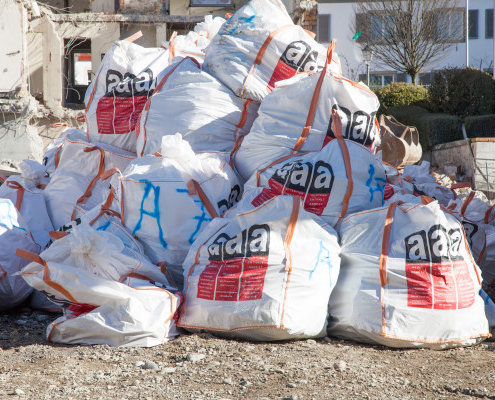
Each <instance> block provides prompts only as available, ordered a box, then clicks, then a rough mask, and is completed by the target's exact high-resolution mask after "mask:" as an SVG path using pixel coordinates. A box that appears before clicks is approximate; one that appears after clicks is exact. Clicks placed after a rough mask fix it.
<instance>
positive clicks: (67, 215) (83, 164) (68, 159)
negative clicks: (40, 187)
mask: <svg viewBox="0 0 495 400" xmlns="http://www.w3.org/2000/svg"><path fill="white" fill-rule="evenodd" d="M63 146H64V151H63V153H62V155H61V157H60V162H59V165H58V168H57V169H56V171H55V172H54V173H53V176H52V179H51V181H50V183H49V184H48V185H47V187H46V188H45V190H44V194H45V200H46V205H47V209H48V214H49V215H50V218H51V220H52V223H53V226H54V228H55V229H58V228H59V227H60V226H62V225H64V224H65V223H67V222H69V221H70V220H71V219H73V217H74V207H75V206H76V205H80V206H81V207H83V208H84V209H86V210H91V209H92V208H93V207H95V206H96V205H98V204H101V203H102V202H104V201H105V200H106V199H107V197H108V194H109V192H110V185H109V183H108V182H105V181H102V180H101V176H102V175H103V174H104V173H105V172H106V171H108V170H112V169H114V168H117V169H119V170H124V169H125V167H126V166H127V165H128V164H129V163H130V162H131V161H132V160H133V159H134V158H135V156H134V155H133V154H132V153H129V152H126V151H124V150H120V149H117V148H115V147H113V146H110V145H105V144H103V143H87V142H85V141H79V140H73V139H72V138H71V136H67V137H66V139H65V141H64V145H63Z"/></svg>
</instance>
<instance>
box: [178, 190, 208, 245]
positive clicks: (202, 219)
mask: <svg viewBox="0 0 495 400" xmlns="http://www.w3.org/2000/svg"><path fill="white" fill-rule="evenodd" d="M175 191H176V192H177V193H189V190H187V189H175ZM194 202H195V203H198V204H199V205H200V208H201V215H197V216H195V217H193V219H195V220H197V221H198V224H197V225H196V230H195V231H194V232H193V233H192V235H191V237H190V238H189V244H193V243H194V241H195V240H196V236H197V234H198V233H199V231H200V230H201V226H202V225H203V223H205V222H210V221H211V218H210V217H208V216H207V215H206V210H205V206H204V205H203V203H202V202H201V200H194Z"/></svg>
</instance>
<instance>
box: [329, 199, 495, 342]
mask: <svg viewBox="0 0 495 400" xmlns="http://www.w3.org/2000/svg"><path fill="white" fill-rule="evenodd" d="M339 233H340V238H341V246H342V253H341V257H342V268H341V273H340V277H339V281H338V282H337V285H336V287H335V290H334V291H333V292H332V296H331V298H330V307H329V312H330V322H329V334H330V335H335V336H338V337H341V338H346V339H352V340H356V341H360V342H370V343H379V344H383V345H386V346H391V347H428V348H432V349H442V348H447V347H455V346H466V345H472V344H475V343H478V342H480V341H481V340H483V339H484V338H486V337H487V336H488V323H487V320H486V317H485V310H484V304H483V300H482V299H481V297H480V296H479V294H478V293H479V291H480V271H479V269H478V267H477V265H476V263H475V262H474V260H473V258H472V256H471V253H470V251H469V246H468V245H467V243H466V239H465V236H464V231H463V229H462V226H461V224H460V223H459V221H457V219H456V218H455V217H454V216H452V215H451V214H449V213H446V212H443V211H442V209H441V207H440V206H439V204H438V202H436V201H434V202H431V203H429V204H427V205H423V204H408V203H403V204H401V203H393V204H391V205H390V206H389V207H387V208H378V209H375V210H372V211H366V212H362V213H357V214H353V215H351V216H349V217H347V218H346V219H345V220H344V221H343V222H342V224H341V226H340V231H339Z"/></svg>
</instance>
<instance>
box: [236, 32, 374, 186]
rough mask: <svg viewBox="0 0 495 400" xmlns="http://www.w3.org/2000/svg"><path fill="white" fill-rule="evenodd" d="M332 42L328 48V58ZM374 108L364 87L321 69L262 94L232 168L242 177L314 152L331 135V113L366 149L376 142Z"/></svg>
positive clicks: (348, 136) (371, 95) (346, 134)
mask: <svg viewBox="0 0 495 400" xmlns="http://www.w3.org/2000/svg"><path fill="white" fill-rule="evenodd" d="M335 43H336V42H335V41H332V43H331V44H330V46H329V49H328V60H330V59H331V57H332V52H333V48H334V47H335ZM378 106H379V102H378V99H377V97H376V96H375V94H374V93H373V92H372V91H371V90H369V89H368V88H367V87H366V86H365V85H363V84H361V83H355V82H352V81H350V80H348V79H345V78H343V77H342V76H341V75H337V74H334V73H333V72H331V71H330V70H329V69H328V67H325V68H324V69H323V70H322V71H321V72H320V73H317V74H313V75H310V76H306V77H302V78H301V79H298V80H296V82H295V83H292V84H291V85H287V86H283V87H280V88H278V89H276V90H275V91H274V92H273V93H270V94H269V95H268V96H266V97H265V99H264V100H263V103H262V104H261V106H260V108H259V110H258V118H256V120H255V121H254V123H253V127H252V128H251V132H250V133H249V135H247V136H246V137H245V138H244V140H243V142H242V144H241V146H240V148H239V150H238V151H237V152H236V154H235V158H234V162H235V167H236V169H237V171H238V172H239V173H240V175H241V176H242V177H243V178H244V179H246V180H247V179H249V177H251V175H252V174H253V173H254V172H255V171H256V170H258V169H260V168H263V167H264V166H266V165H268V164H270V163H271V162H273V161H274V160H277V159H279V158H281V157H284V156H286V155H288V154H293V153H296V152H299V151H319V150H320V149H321V148H322V147H323V146H324V145H325V144H327V143H328V142H329V141H331V140H333V139H334V138H335V137H336V133H335V132H334V128H333V119H334V118H333V117H332V115H335V118H337V115H338V116H339V117H340V120H341V125H342V127H343V128H342V136H343V137H344V138H345V139H349V140H353V141H355V142H358V143H360V144H363V145H365V146H367V147H372V146H373V145H374V144H375V141H376V140H379V134H378V133H379V130H378V127H377V123H376V117H375V115H376V112H377V110H378Z"/></svg>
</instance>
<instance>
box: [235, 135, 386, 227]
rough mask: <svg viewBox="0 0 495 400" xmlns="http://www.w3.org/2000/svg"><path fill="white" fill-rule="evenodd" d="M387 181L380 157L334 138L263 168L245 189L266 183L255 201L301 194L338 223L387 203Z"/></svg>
mask: <svg viewBox="0 0 495 400" xmlns="http://www.w3.org/2000/svg"><path fill="white" fill-rule="evenodd" d="M386 183H387V181H386V176H385V170H384V169H383V167H382V164H381V162H379V161H378V160H376V159H375V157H374V156H373V154H371V152H370V151H369V149H367V148H366V147H364V146H362V145H360V144H357V143H355V142H353V141H350V140H346V139H341V140H333V141H331V142H329V143H328V144H327V145H325V146H324V147H323V149H321V150H320V151H319V152H308V153H302V154H292V155H288V156H286V157H283V158H281V159H280V160H276V161H274V162H272V163H271V164H270V165H268V166H266V167H264V168H263V169H260V170H258V171H257V172H256V173H254V174H253V176H252V177H251V179H250V180H249V181H248V182H246V184H245V186H244V190H245V191H247V190H250V189H252V188H254V187H263V188H265V189H264V190H263V192H261V193H260V195H259V196H258V197H256V198H255V199H254V201H253V205H255V206H258V205H261V204H262V203H263V202H264V201H266V199H269V198H271V197H274V196H277V195H281V194H286V195H291V196H299V197H301V198H302V200H303V204H304V209H305V210H306V211H309V212H312V213H314V214H316V215H319V216H320V217H322V219H323V220H324V221H326V222H328V223H329V224H331V225H332V226H334V225H335V224H336V223H337V222H338V221H339V220H340V218H343V217H344V216H345V215H347V214H348V213H354V212H357V211H362V210H367V209H371V208H376V207H381V206H383V202H384V200H383V195H384V187H385V184H386Z"/></svg>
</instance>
